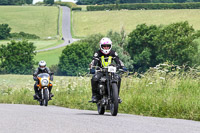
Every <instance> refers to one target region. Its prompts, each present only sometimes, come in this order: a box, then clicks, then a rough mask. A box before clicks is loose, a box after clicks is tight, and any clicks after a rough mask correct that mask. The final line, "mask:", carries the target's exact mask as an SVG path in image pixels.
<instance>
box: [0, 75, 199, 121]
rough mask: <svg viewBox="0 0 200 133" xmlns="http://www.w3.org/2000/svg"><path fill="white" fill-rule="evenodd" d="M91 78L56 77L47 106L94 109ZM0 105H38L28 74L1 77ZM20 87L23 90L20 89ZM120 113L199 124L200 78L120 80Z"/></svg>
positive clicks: (177, 77)
mask: <svg viewBox="0 0 200 133" xmlns="http://www.w3.org/2000/svg"><path fill="white" fill-rule="evenodd" d="M90 79H91V77H62V76H55V77H54V81H53V85H54V86H53V93H54V94H55V97H54V98H53V100H52V101H50V103H49V104H50V105H57V106H63V107H68V108H77V109H87V110H88V109H89V110H96V105H95V104H91V103H88V100H90V98H91V84H90ZM0 84H1V85H0V103H18V104H38V103H37V102H36V101H34V100H32V95H33V94H34V91H33V84H34V81H33V79H32V76H30V75H0ZM22 88H23V89H22ZM120 97H121V99H122V100H123V103H122V104H120V105H119V112H120V113H129V114H137V115H144V116H156V117H170V118H181V119H191V120H198V121H200V115H199V109H200V79H199V77H194V75H189V74H188V73H187V74H185V75H184V76H183V75H179V76H174V74H167V75H163V74H158V73H149V74H147V75H144V76H143V78H137V77H128V78H125V77H124V78H122V84H121V92H120Z"/></svg>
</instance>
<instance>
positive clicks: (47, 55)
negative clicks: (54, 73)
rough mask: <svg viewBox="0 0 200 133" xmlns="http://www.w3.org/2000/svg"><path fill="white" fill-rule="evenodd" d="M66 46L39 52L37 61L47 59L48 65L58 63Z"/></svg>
mask: <svg viewBox="0 0 200 133" xmlns="http://www.w3.org/2000/svg"><path fill="white" fill-rule="evenodd" d="M64 48H65V47H61V48H58V49H55V50H49V51H45V52H39V53H37V54H36V57H35V60H36V61H40V60H45V61H46V63H47V66H51V65H55V64H58V62H59V57H60V56H61V53H62V50H63V49H64Z"/></svg>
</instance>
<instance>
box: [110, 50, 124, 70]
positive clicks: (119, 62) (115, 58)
mask: <svg viewBox="0 0 200 133" xmlns="http://www.w3.org/2000/svg"><path fill="white" fill-rule="evenodd" d="M112 56H113V59H114V61H115V63H116V64H117V66H118V67H119V68H122V67H124V63H123V62H122V61H121V60H120V59H119V56H118V54H117V52H114V53H113V55H112Z"/></svg>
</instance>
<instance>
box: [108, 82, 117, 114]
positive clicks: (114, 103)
mask: <svg viewBox="0 0 200 133" xmlns="http://www.w3.org/2000/svg"><path fill="white" fill-rule="evenodd" d="M111 99H112V101H111V103H110V112H111V115H112V116H116V115H117V113H118V104H119V103H118V87H117V84H116V83H113V84H112V91H111Z"/></svg>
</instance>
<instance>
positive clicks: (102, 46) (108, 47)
mask: <svg viewBox="0 0 200 133" xmlns="http://www.w3.org/2000/svg"><path fill="white" fill-rule="evenodd" d="M101 48H102V49H104V50H108V49H110V48H111V44H104V45H101Z"/></svg>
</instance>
